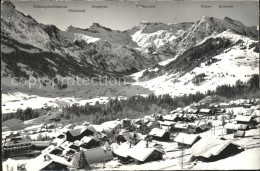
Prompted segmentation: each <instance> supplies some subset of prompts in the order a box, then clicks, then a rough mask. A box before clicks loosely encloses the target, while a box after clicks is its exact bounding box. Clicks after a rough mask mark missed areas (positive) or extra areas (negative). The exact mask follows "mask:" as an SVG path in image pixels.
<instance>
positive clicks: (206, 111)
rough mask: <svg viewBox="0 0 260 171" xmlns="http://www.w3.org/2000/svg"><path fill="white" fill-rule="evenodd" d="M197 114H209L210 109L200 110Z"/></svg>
mask: <svg viewBox="0 0 260 171" xmlns="http://www.w3.org/2000/svg"><path fill="white" fill-rule="evenodd" d="M199 112H200V113H210V112H212V110H211V109H200V111H199Z"/></svg>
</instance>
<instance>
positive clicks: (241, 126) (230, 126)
mask: <svg viewBox="0 0 260 171" xmlns="http://www.w3.org/2000/svg"><path fill="white" fill-rule="evenodd" d="M247 127H248V125H247V124H236V123H227V124H226V125H225V126H224V128H225V129H231V130H246V129H247Z"/></svg>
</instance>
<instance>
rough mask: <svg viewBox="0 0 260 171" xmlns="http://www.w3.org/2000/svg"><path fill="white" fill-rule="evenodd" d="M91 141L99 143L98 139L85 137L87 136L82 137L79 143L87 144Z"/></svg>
mask: <svg viewBox="0 0 260 171" xmlns="http://www.w3.org/2000/svg"><path fill="white" fill-rule="evenodd" d="M91 140H95V141H100V139H99V138H97V137H87V136H84V137H83V138H82V139H81V142H82V143H89V142H90V141H91Z"/></svg>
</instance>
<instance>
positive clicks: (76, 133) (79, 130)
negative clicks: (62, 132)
mask: <svg viewBox="0 0 260 171" xmlns="http://www.w3.org/2000/svg"><path fill="white" fill-rule="evenodd" d="M67 133H70V134H71V135H72V136H74V137H75V136H79V135H80V133H81V129H74V130H69V131H68V132H67Z"/></svg>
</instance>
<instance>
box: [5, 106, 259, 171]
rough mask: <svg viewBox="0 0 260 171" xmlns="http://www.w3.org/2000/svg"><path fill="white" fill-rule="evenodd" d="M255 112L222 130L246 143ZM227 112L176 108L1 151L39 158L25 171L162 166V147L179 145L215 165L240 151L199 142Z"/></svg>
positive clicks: (16, 141) (17, 140) (218, 142)
mask: <svg viewBox="0 0 260 171" xmlns="http://www.w3.org/2000/svg"><path fill="white" fill-rule="evenodd" d="M250 104H251V103H250ZM251 106H253V107H254V110H253V112H252V113H250V114H240V115H236V116H235V118H234V119H233V120H234V122H230V123H226V124H225V125H224V128H225V129H226V130H227V134H231V133H232V134H233V133H234V135H235V136H236V137H244V136H245V131H246V130H248V129H253V128H256V126H257V125H258V124H259V118H260V115H259V111H260V108H259V105H257V104H256V103H254V104H252V105H251ZM226 108H227V106H226V107H219V106H213V107H212V106H211V107H208V108H201V109H199V108H196V107H193V108H190V109H189V110H185V111H184V109H180V108H178V109H176V110H174V111H172V112H170V113H166V112H164V113H161V114H153V115H149V116H148V115H147V116H145V117H144V118H139V119H127V118H126V119H122V120H115V121H108V122H105V123H103V124H101V125H91V124H89V123H83V124H82V125H80V126H76V127H73V126H71V125H67V126H65V127H63V128H62V129H61V133H60V134H59V135H57V136H56V137H55V138H54V139H52V140H51V141H49V142H48V143H46V142H40V141H38V142H36V141H30V140H28V139H26V138H25V137H21V136H18V135H13V136H12V137H9V141H6V142H5V143H4V144H3V150H4V154H5V155H6V156H7V157H12V156H19V155H23V154H26V155H36V156H37V157H36V158H35V159H33V160H30V161H29V162H28V163H27V165H26V167H28V168H27V170H34V169H36V170H46V169H50V168H51V169H55V170H60V169H65V170H66V168H75V169H79V168H80V166H81V165H80V163H81V162H82V161H81V160H82V155H83V156H84V158H85V159H86V161H87V163H88V164H89V165H91V164H94V163H104V162H106V161H109V160H118V162H119V163H121V164H129V163H137V164H142V163H146V162H150V161H158V160H162V159H163V158H164V157H163V156H164V155H165V153H166V152H165V150H164V147H163V145H162V144H161V143H160V142H167V143H177V145H178V149H187V148H191V149H192V156H193V157H194V158H196V159H200V160H204V161H214V160H217V159H219V158H222V157H223V156H225V155H226V154H232V153H236V152H239V151H240V150H242V148H241V147H239V146H238V145H236V144H234V143H232V142H231V141H229V140H226V139H223V138H221V137H217V138H216V137H215V138H211V139H209V138H208V139H207V138H206V137H202V136H200V133H202V132H205V131H207V130H210V129H212V127H213V125H212V124H211V123H210V122H208V121H207V119H208V117H209V116H212V118H214V116H216V115H225V112H226ZM246 108H247V106H246ZM203 149H204V150H203ZM32 162H34V163H39V165H38V167H37V168H32V166H31V165H33V163H32Z"/></svg>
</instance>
